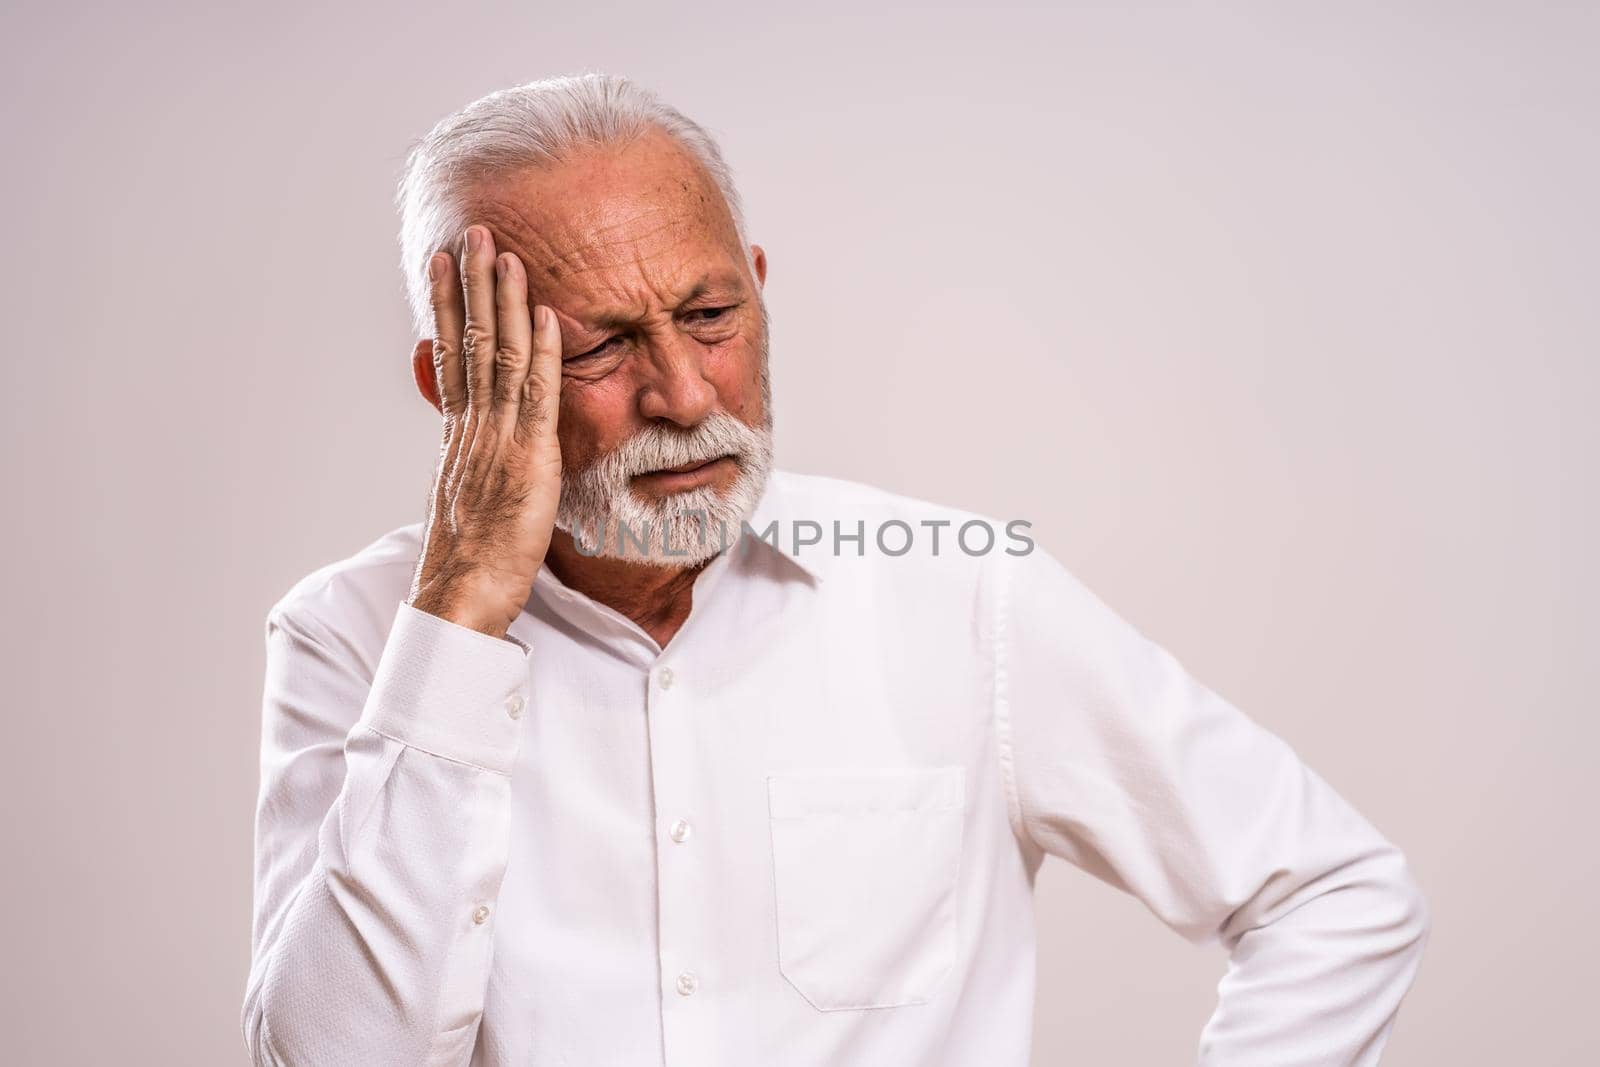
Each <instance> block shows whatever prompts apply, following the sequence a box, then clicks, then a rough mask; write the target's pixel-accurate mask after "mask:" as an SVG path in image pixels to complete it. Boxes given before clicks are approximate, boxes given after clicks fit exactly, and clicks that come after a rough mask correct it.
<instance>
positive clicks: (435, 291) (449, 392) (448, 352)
mask: <svg viewBox="0 0 1600 1067" xmlns="http://www.w3.org/2000/svg"><path fill="white" fill-rule="evenodd" d="M454 267H455V261H454V260H453V259H452V258H451V256H450V253H449V252H435V253H434V254H433V256H432V257H431V258H430V259H429V260H428V295H429V299H430V301H431V302H432V304H433V380H434V384H435V385H437V386H438V388H439V407H440V408H442V409H443V410H444V413H445V414H446V415H459V414H460V413H461V412H462V410H464V409H465V408H466V405H467V375H466V370H465V369H464V368H463V366H462V364H461V326H462V309H461V286H460V285H458V284H457V283H456V272H455V269H454Z"/></svg>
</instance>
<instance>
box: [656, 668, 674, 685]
mask: <svg viewBox="0 0 1600 1067" xmlns="http://www.w3.org/2000/svg"><path fill="white" fill-rule="evenodd" d="M656 681H657V682H658V683H659V684H660V686H661V688H663V689H671V688H672V668H671V667H662V668H661V673H659V674H657V675H656Z"/></svg>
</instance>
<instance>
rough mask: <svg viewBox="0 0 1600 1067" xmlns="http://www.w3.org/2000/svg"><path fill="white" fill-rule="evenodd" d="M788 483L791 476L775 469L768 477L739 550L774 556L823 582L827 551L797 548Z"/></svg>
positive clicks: (747, 520)
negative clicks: (766, 553)
mask: <svg viewBox="0 0 1600 1067" xmlns="http://www.w3.org/2000/svg"><path fill="white" fill-rule="evenodd" d="M787 481H788V475H787V474H785V473H784V472H783V471H780V470H776V469H775V470H773V471H771V473H769V474H768V476H767V484H766V487H765V488H764V489H763V490H762V492H761V499H760V500H758V501H757V502H756V506H755V510H754V511H752V512H751V513H750V517H749V518H748V519H746V520H745V523H746V525H748V526H749V527H750V531H749V532H746V531H744V530H743V529H742V528H741V530H740V532H741V534H743V536H742V537H741V538H740V539H739V541H738V542H737V547H738V550H739V551H741V552H772V553H775V554H777V555H779V556H782V557H783V558H784V559H786V560H788V561H789V563H790V564H792V565H793V566H795V567H798V568H799V569H800V570H801V571H803V572H804V573H805V574H807V575H809V576H810V577H811V578H813V579H815V580H817V581H821V580H822V579H823V578H825V577H827V566H826V563H827V552H826V551H825V549H824V546H823V545H820V544H815V545H806V546H805V547H803V548H801V547H798V546H796V545H795V530H794V520H795V516H794V501H793V498H792V497H791V496H790V494H789V492H788V491H787V489H786V483H787ZM750 542H754V543H753V544H751V543H750Z"/></svg>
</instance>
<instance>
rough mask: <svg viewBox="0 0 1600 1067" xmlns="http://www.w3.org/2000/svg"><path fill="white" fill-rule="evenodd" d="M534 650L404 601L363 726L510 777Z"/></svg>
mask: <svg viewBox="0 0 1600 1067" xmlns="http://www.w3.org/2000/svg"><path fill="white" fill-rule="evenodd" d="M528 660H529V650H528V646H527V645H525V644H523V643H522V642H521V641H518V640H516V639H515V638H512V637H507V638H505V639H501V638H498V637H491V636H489V635H488V634H486V633H481V632H479V631H477V630H472V629H469V628H467V627H465V626H462V625H460V624H458V623H453V622H450V621H449V620H448V619H441V618H440V617H439V616H437V615H432V614H429V613H428V612H426V611H422V610H420V609H418V608H414V607H412V606H411V605H410V604H407V603H404V602H402V603H401V604H400V607H399V610H398V611H397V612H396V613H395V617H394V625H393V626H392V627H391V628H390V630H389V639H388V641H387V643H386V644H385V645H384V646H383V655H382V656H381V657H380V658H379V660H378V669H377V671H376V672H374V674H373V678H372V688H371V690H369V691H368V693H367V703H366V706H365V708H363V709H362V712H361V723H360V725H362V726H365V727H367V728H368V729H370V730H373V731H375V732H377V733H380V734H382V735H384V736H385V737H390V738H393V739H394V740H396V741H399V742H400V743H401V744H404V745H409V746H410V747H412V748H417V749H421V750H422V751H424V752H431V753H432V754H434V755H435V756H442V757H444V758H445V759H450V760H455V761H457V762H459V763H467V764H471V765H473V766H475V767H482V768H483V769H485V770H489V771H494V772H496V773H499V774H510V773H511V767H512V764H513V763H514V762H515V761H516V757H517V742H518V739H519V737H520V735H521V731H520V730H519V729H518V727H519V725H520V722H521V719H522V712H523V709H524V708H526V707H527V705H528V695H529V694H528V689H529V674H528Z"/></svg>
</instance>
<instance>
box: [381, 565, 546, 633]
mask: <svg viewBox="0 0 1600 1067" xmlns="http://www.w3.org/2000/svg"><path fill="white" fill-rule="evenodd" d="M407 603H408V604H410V605H411V606H412V607H414V608H416V609H417V610H418V611H425V612H427V613H428V614H429V615H436V616H438V617H439V618H441V619H444V620H445V621H446V622H453V623H455V624H456V625H458V626H465V627H466V628H467V629H469V630H476V631H478V632H479V633H482V634H488V635H489V636H490V637H501V638H503V637H505V635H506V631H507V630H508V629H509V628H510V626H511V622H512V620H513V619H515V618H516V617H517V611H520V610H521V605H520V604H519V605H517V608H516V609H515V610H511V609H508V607H507V597H506V595H505V593H504V591H503V590H501V589H500V588H498V586H496V585H495V584H494V583H492V582H489V581H487V580H486V579H485V578H484V577H483V576H482V575H479V574H462V575H455V576H452V577H450V578H439V579H435V580H434V581H432V582H428V583H425V584H424V585H422V586H420V587H419V588H417V589H416V590H415V591H413V593H412V594H411V596H410V598H409V599H408V600H407Z"/></svg>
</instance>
